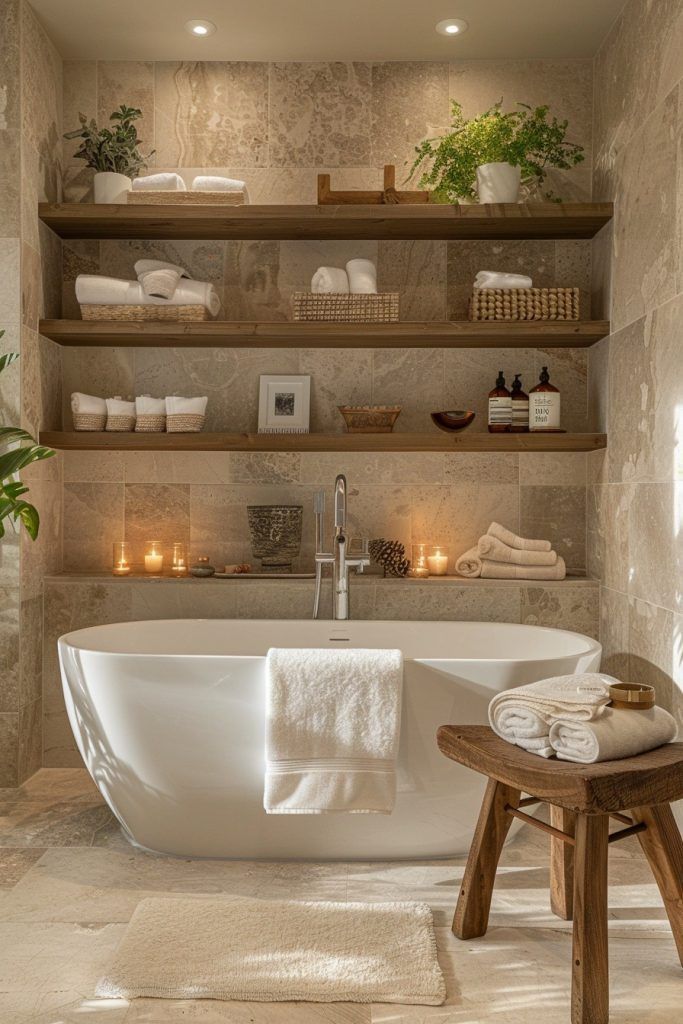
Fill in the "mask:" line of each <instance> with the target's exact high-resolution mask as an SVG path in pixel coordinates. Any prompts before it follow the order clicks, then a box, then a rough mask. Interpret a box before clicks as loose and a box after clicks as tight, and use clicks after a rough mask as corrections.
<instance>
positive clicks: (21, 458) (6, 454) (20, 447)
mask: <svg viewBox="0 0 683 1024" xmlns="http://www.w3.org/2000/svg"><path fill="white" fill-rule="evenodd" d="M4 333H5V332H4V331H0V338H2V336H3V334H4ZM18 358H19V354H18V353H17V352H7V353H6V354H5V355H3V356H0V373H2V371H3V370H5V369H6V368H7V367H8V366H9V365H10V363H13V362H14V361H15V359H18ZM54 454H55V453H54V451H53V450H52V449H51V448H45V447H44V446H43V445H41V444H36V442H35V440H34V439H33V438H32V437H31V435H30V434H27V433H26V431H25V430H21V429H20V428H19V427H0V539H1V538H2V537H4V536H5V520H6V519H9V520H10V521H11V522H14V523H15V524H17V525H19V526H23V527H24V528H25V530H26V532H27V533H28V535H29V537H30V538H31V539H32V540H35V539H36V537H37V536H38V530H39V528H40V516H39V515H38V510H37V508H36V507H35V506H34V505H31V504H29V502H28V501H26V500H25V499H24V497H23V495H25V494H26V493H27V491H28V487H27V486H26V484H24V483H22V481H21V480H20V478H19V471H20V470H22V469H25V468H26V466H30V465H31V463H33V462H39V461H41V460H42V459H49V458H50V457H51V456H52V455H54Z"/></svg>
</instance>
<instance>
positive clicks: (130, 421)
mask: <svg viewBox="0 0 683 1024" xmlns="http://www.w3.org/2000/svg"><path fill="white" fill-rule="evenodd" d="M105 430H109V431H114V432H115V433H119V434H124V433H129V432H130V431H131V430H135V416H107V425H106V427H105Z"/></svg>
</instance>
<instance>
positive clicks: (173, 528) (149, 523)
mask: <svg viewBox="0 0 683 1024" xmlns="http://www.w3.org/2000/svg"><path fill="white" fill-rule="evenodd" d="M125 538H126V540H129V541H130V542H131V544H132V546H133V559H134V561H135V562H138V563H141V562H142V561H143V556H144V553H145V551H144V549H145V544H146V542H147V541H148V540H159V541H161V543H162V546H163V549H164V557H165V558H166V560H167V562H170V557H171V545H172V544H173V542H174V541H182V542H183V543H185V544H187V543H188V541H189V538H190V486H189V484H126V485H125ZM114 539H116V538H114Z"/></svg>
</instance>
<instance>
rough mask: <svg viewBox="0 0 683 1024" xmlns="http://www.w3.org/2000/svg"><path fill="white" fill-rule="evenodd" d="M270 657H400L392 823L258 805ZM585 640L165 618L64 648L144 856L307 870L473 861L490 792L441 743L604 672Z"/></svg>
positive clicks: (75, 637)
mask: <svg viewBox="0 0 683 1024" xmlns="http://www.w3.org/2000/svg"><path fill="white" fill-rule="evenodd" d="M270 647H289V648H326V647H334V648H344V647H349V648H351V647H361V648H400V649H401V650H402V652H403V655H404V659H405V661H404V695H403V713H402V727H401V743H400V753H399V763H398V795H397V800H396V807H395V810H394V812H393V814H391V815H390V816H386V815H374V814H362V815H348V814H334V815H329V814H327V815H315V816H310V817H309V816H308V815H294V816H284V817H279V816H273V815H267V814H266V813H265V811H264V810H263V772H264V734H265V721H264V717H265V715H264V709H265V665H266V653H267V651H268V649H269V648H270ZM600 654H601V647H600V644H599V643H597V641H595V640H592V639H591V638H590V637H587V636H582V635H581V634H579V633H570V632H566V631H564V630H560V629H546V628H544V627H541V626H524V625H515V624H511V623H502V624H501V623H486V622H357V621H354V622H343V623H342V622H322V621H321V622H310V621H292V620H274V621H265V620H220V619H214V620H208V619H200V620H177V619H173V620H164V621H158V622H125V623H117V624H115V625H108V626H93V627H91V628H89V629H80V630H77V631H75V632H73V633H67V634H66V635H65V636H63V637H61V639H60V641H59V656H60V663H61V670H62V680H63V686H64V696H65V699H66V706H67V710H68V714H69V719H70V722H71V727H72V729H73V732H74V736H75V737H76V742H77V744H78V748H79V750H80V752H81V754H82V756H83V759H84V761H85V764H86V765H87V767H88V770H89V771H90V774H91V775H92V777H93V779H94V780H95V782H96V783H97V785H98V787H99V789H100V791H101V793H102V795H103V796H104V798H105V800H106V801H107V803H108V804H109V806H110V807H111V809H112V811H113V812H114V814H115V815H116V817H117V818H118V820H119V821H120V823H121V825H122V827H123V829H124V830H125V832H126V834H127V835H128V837H129V838H130V840H131V841H132V842H133V843H135V844H137V845H138V846H141V847H144V848H146V849H149V850H154V851H159V852H163V853H170V854H177V855H181V856H188V857H234V858H248V859H258V858H264V859H282V858H301V859H311V860H323V859H333V860H349V859H361V860H372V859H382V860H386V859H391V858H410V857H446V856H452V855H454V854H463V853H466V852H467V850H468V848H469V845H470V841H471V839H472V833H473V828H474V823H475V822H476V819H477V812H478V809H479V805H480V803H481V796H482V789H483V784H481V783H480V782H479V778H478V777H475V776H474V775H473V774H472V773H471V772H468V771H467V770H466V769H465V768H455V767H454V765H453V764H452V763H450V762H449V761H447V760H446V758H444V757H443V756H442V755H441V754H440V753H439V750H438V748H437V745H436V740H435V733H436V729H437V727H438V726H439V725H443V724H445V723H466V722H467V723H475V724H476V723H484V722H486V709H487V706H488V703H489V700H490V699H491V697H492V696H493V695H494V694H495V693H497V692H499V691H500V690H504V689H507V688H508V687H511V686H520V685H522V684H523V683H530V682H534V681H535V680H537V679H542V678H544V677H547V676H554V675H563V674H566V673H570V672H589V671H596V670H597V669H598V668H599V663H600Z"/></svg>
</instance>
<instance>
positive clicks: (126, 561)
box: [111, 540, 131, 576]
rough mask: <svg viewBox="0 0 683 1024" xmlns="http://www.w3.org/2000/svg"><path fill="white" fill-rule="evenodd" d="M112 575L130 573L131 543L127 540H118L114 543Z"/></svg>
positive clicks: (126, 574)
mask: <svg viewBox="0 0 683 1024" xmlns="http://www.w3.org/2000/svg"><path fill="white" fill-rule="evenodd" d="M113 548H114V553H113V559H112V570H111V571H112V575H113V576H128V575H129V574H130V561H131V559H130V544H129V543H128V541H127V540H117V541H115V542H114V545H113Z"/></svg>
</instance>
